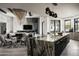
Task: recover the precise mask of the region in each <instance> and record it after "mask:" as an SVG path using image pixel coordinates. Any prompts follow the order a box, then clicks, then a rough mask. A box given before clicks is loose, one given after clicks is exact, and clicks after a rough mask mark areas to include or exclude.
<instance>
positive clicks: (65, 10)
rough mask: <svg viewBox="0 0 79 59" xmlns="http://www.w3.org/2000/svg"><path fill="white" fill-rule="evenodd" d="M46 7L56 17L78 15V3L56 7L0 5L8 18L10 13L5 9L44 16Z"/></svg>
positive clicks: (26, 4)
mask: <svg viewBox="0 0 79 59" xmlns="http://www.w3.org/2000/svg"><path fill="white" fill-rule="evenodd" d="M46 7H49V8H50V9H51V10H53V11H54V12H56V13H57V14H58V17H65V16H66V17H67V16H73V15H77V14H79V12H78V10H79V4H78V3H58V5H57V6H53V5H52V4H51V3H0V8H2V9H3V10H5V11H7V12H8V15H10V16H11V15H12V13H10V12H9V11H8V10H7V9H6V8H19V9H24V10H26V11H28V12H29V11H31V12H32V13H35V14H39V15H45V8H46ZM71 11H72V12H71ZM63 14H64V15H63Z"/></svg>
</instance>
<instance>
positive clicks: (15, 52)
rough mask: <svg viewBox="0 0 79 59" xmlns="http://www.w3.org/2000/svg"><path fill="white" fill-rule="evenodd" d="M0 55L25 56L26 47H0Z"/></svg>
mask: <svg viewBox="0 0 79 59" xmlns="http://www.w3.org/2000/svg"><path fill="white" fill-rule="evenodd" d="M0 56H27V48H0Z"/></svg>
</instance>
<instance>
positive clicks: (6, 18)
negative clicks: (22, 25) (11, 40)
mask: <svg viewBox="0 0 79 59" xmlns="http://www.w3.org/2000/svg"><path fill="white" fill-rule="evenodd" d="M0 22H1V23H6V33H9V32H10V31H12V17H9V16H6V15H4V14H2V13H0Z"/></svg>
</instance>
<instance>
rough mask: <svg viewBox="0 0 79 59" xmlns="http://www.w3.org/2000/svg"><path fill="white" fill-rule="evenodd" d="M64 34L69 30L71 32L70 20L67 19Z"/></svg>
mask: <svg viewBox="0 0 79 59" xmlns="http://www.w3.org/2000/svg"><path fill="white" fill-rule="evenodd" d="M64 23H65V26H64V27H65V28H64V29H65V32H69V31H70V30H71V20H70V19H69V20H65V22H64Z"/></svg>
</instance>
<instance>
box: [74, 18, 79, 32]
mask: <svg viewBox="0 0 79 59" xmlns="http://www.w3.org/2000/svg"><path fill="white" fill-rule="evenodd" d="M74 31H75V32H79V18H76V19H74Z"/></svg>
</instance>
